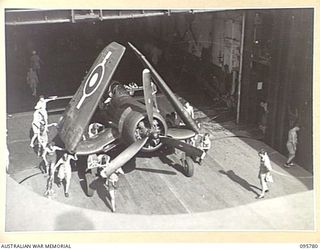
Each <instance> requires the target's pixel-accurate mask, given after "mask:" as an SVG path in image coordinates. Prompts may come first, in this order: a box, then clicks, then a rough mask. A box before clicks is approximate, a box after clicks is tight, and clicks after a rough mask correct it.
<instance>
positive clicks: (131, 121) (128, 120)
mask: <svg viewBox="0 0 320 250" xmlns="http://www.w3.org/2000/svg"><path fill="white" fill-rule="evenodd" d="M153 118H154V119H153V124H152V126H150V124H149V122H148V118H147V114H142V113H140V112H137V111H133V110H131V111H130V112H128V114H127V115H126V117H125V118H124V121H123V126H122V128H119V129H121V131H119V132H120V134H121V139H122V141H123V142H125V143H126V144H132V143H133V142H135V141H137V140H140V139H142V138H145V137H149V139H148V141H147V143H146V144H145V145H144V147H143V148H142V151H144V152H152V151H155V150H157V149H159V148H160V147H161V145H162V143H161V140H160V138H159V136H160V135H163V136H164V135H166V134H167V124H166V122H165V120H164V118H163V117H162V116H161V115H160V114H159V113H156V112H155V113H154V114H153Z"/></svg>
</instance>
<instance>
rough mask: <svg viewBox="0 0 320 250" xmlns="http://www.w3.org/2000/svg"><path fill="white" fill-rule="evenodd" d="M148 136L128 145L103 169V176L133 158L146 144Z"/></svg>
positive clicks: (106, 175)
mask: <svg viewBox="0 0 320 250" xmlns="http://www.w3.org/2000/svg"><path fill="white" fill-rule="evenodd" d="M147 140H148V137H145V138H143V139H141V140H138V141H136V142H134V143H132V144H131V145H130V146H129V147H127V148H126V149H125V150H124V151H122V152H121V153H120V154H119V155H118V156H117V157H116V158H114V159H113V160H112V161H111V162H110V163H109V165H108V167H106V168H104V169H103V170H101V172H100V174H101V176H102V177H104V178H106V177H108V176H109V175H111V174H112V173H114V172H115V171H117V170H118V169H119V168H121V167H122V166H123V165H124V164H126V163H127V162H128V161H129V160H131V159H132V158H133V157H134V156H135V155H136V154H137V153H138V152H139V151H140V150H141V149H142V147H143V146H144V144H146V142H147Z"/></svg>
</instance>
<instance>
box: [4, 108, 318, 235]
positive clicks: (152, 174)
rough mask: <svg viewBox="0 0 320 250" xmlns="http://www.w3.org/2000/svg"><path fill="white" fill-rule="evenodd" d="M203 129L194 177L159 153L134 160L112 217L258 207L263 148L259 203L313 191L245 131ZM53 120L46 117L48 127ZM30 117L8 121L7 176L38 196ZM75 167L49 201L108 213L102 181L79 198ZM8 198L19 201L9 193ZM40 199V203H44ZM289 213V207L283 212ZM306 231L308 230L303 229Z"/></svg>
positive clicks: (300, 173) (297, 170)
mask: <svg viewBox="0 0 320 250" xmlns="http://www.w3.org/2000/svg"><path fill="white" fill-rule="evenodd" d="M197 116H198V117H202V124H203V127H204V128H205V129H206V130H207V131H209V132H210V136H211V139H212V148H211V150H210V151H209V153H208V154H207V157H206V158H205V160H204V162H203V164H202V165H201V166H198V165H196V168H195V174H194V176H193V177H192V178H187V177H185V176H184V175H183V174H182V173H181V169H180V166H179V164H177V163H179V159H178V157H177V156H176V155H168V156H166V155H164V154H160V156H159V157H156V156H153V157H150V158H147V157H137V158H136V161H135V163H131V164H127V165H126V166H125V167H124V170H125V175H122V176H121V177H120V181H119V188H118V191H117V193H116V206H117V213H122V214H141V215H156V214H158V215H159V214H160V215H164V214H167V215H168V214H194V213H198V212H208V211H213V210H220V209H225V208H231V207H238V206H242V205H249V204H253V203H258V202H260V200H257V199H256V196H257V195H258V193H259V192H260V184H259V180H258V178H257V175H258V169H259V157H258V155H257V151H258V150H259V149H260V148H262V147H263V148H265V149H267V151H268V152H269V155H270V158H271V160H272V165H273V169H274V173H273V176H274V183H272V184H271V185H270V192H269V193H268V194H267V196H266V198H265V199H264V200H269V199H270V200H272V199H274V198H281V197H283V198H285V197H286V196H288V195H290V194H297V193H302V192H305V191H308V190H312V189H313V176H312V175H311V174H310V173H309V172H307V171H306V170H304V169H303V168H302V167H300V166H295V167H292V168H290V169H285V168H283V167H282V165H283V163H284V161H285V157H284V156H282V155H281V154H279V153H278V152H277V151H274V150H273V149H272V148H270V147H268V146H267V145H265V144H264V143H263V142H262V141H260V140H257V139H255V138H253V137H252V134H250V133H249V132H247V130H246V129H245V128H240V127H237V126H236V125H234V124H233V123H232V122H226V123H221V124H219V123H215V122H212V121H210V119H209V118H208V117H207V116H206V115H204V113H203V112H200V111H198V112H197ZM57 117H58V116H57V115H49V120H50V122H53V121H55V120H57ZM31 119H32V113H30V112H27V113H19V114H13V115H11V116H10V117H9V118H8V119H7V124H8V148H9V151H10V170H9V173H10V176H11V177H12V178H13V179H14V180H16V181H17V182H20V183H21V184H22V185H23V186H25V187H26V188H27V189H30V190H32V191H34V192H35V193H37V194H39V195H40V196H42V195H43V192H44V191H45V187H46V178H44V176H43V174H41V173H40V170H39V164H40V159H39V158H37V156H36V154H35V153H34V151H33V150H32V149H31V148H30V146H29V143H30V139H29V138H30V137H29V128H30V127H29V126H26V124H31ZM78 167H79V166H75V167H74V171H73V173H72V181H71V186H70V197H69V198H65V197H64V195H63V190H62V189H61V188H60V189H59V188H58V187H57V186H56V185H55V186H54V189H55V195H54V196H53V198H52V199H54V200H56V201H59V202H62V203H65V204H69V205H72V206H76V207H81V208H87V209H94V210H100V211H105V212H106V213H111V212H110V204H109V201H108V198H107V193H106V191H105V189H104V187H103V183H102V182H97V185H96V187H97V192H96V193H95V195H94V196H93V197H91V198H89V197H87V196H86V195H85V193H84V181H83V177H82V176H81V174H79V173H78V171H77V168H78ZM7 195H8V196H18V195H19V194H13V193H10V190H7ZM43 199H45V198H43ZM281 209H284V210H287V212H288V213H289V212H290V210H291V209H292V207H282V208H281ZM310 221H313V204H310ZM305 227H306V229H312V227H313V225H312V223H311V224H308V225H306V226H305Z"/></svg>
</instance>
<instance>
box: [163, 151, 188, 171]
mask: <svg viewBox="0 0 320 250" xmlns="http://www.w3.org/2000/svg"><path fill="white" fill-rule="evenodd" d="M159 159H160V161H162V162H163V163H164V164H167V165H169V166H170V167H172V168H174V169H175V170H176V171H178V172H180V173H182V174H183V173H184V169H183V166H182V165H181V164H178V163H176V162H174V161H172V160H170V159H169V158H168V157H167V156H166V155H164V154H163V155H160V156H159Z"/></svg>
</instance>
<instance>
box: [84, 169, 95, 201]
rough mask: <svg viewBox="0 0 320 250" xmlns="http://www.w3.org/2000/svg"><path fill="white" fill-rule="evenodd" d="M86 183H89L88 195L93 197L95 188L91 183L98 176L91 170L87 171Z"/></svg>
mask: <svg viewBox="0 0 320 250" xmlns="http://www.w3.org/2000/svg"><path fill="white" fill-rule="evenodd" d="M85 176H86V185H87V196H89V197H92V196H93V195H94V189H93V188H92V186H91V184H92V182H93V181H94V180H95V179H96V177H95V176H94V175H93V174H92V173H91V171H89V172H87V173H86V175H85Z"/></svg>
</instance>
